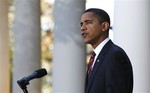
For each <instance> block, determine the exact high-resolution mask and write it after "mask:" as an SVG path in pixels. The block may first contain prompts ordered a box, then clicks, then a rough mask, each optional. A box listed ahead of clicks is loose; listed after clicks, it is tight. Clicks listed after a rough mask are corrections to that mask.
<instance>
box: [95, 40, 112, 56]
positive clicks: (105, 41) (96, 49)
mask: <svg viewBox="0 0 150 93" xmlns="http://www.w3.org/2000/svg"><path fill="white" fill-rule="evenodd" d="M109 40H110V39H109V38H106V39H105V40H103V41H102V42H101V43H100V44H99V45H98V46H97V47H96V48H95V49H94V50H93V51H94V52H95V53H96V55H98V54H99V52H100V51H101V50H102V48H103V46H104V45H105V44H106V43H107V42H108V41H109Z"/></svg>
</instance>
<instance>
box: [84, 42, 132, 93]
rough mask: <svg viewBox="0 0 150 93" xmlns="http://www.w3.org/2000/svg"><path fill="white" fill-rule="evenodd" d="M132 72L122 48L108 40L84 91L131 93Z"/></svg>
mask: <svg viewBox="0 0 150 93" xmlns="http://www.w3.org/2000/svg"><path fill="white" fill-rule="evenodd" d="M132 89H133V72H132V66H131V63H130V60H129V58H128V56H127V55H126V53H125V52H124V50H123V49H121V48H120V47H118V46H117V45H115V44H114V43H113V42H112V41H111V40H109V41H108V42H107V43H106V44H105V46H104V47H103V49H102V50H101V52H100V54H99V55H98V57H97V59H96V61H95V65H94V68H93V70H92V72H91V75H90V79H88V78H87V76H86V81H85V93H132Z"/></svg>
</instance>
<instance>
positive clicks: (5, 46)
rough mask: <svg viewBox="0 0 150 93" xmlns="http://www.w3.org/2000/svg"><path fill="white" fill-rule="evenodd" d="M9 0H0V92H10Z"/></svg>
mask: <svg viewBox="0 0 150 93" xmlns="http://www.w3.org/2000/svg"><path fill="white" fill-rule="evenodd" d="M9 71H10V70H9V31H8V1H7V0H0V74H1V75H0V93H10V72H9Z"/></svg>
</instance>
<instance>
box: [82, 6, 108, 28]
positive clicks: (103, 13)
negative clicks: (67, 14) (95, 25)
mask: <svg viewBox="0 0 150 93" xmlns="http://www.w3.org/2000/svg"><path fill="white" fill-rule="evenodd" d="M86 12H92V13H93V14H94V15H96V16H97V17H98V18H99V21H100V23H102V22H105V21H106V22H108V23H109V25H110V17H109V15H108V13H107V12H106V11H104V10H102V9H98V8H89V9H87V10H85V11H84V13H86Z"/></svg>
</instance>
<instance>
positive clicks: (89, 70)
mask: <svg viewBox="0 0 150 93" xmlns="http://www.w3.org/2000/svg"><path fill="white" fill-rule="evenodd" d="M95 55H96V54H95V52H94V51H93V52H92V53H91V57H90V61H89V65H88V67H89V69H88V78H89V77H90V74H91V71H92V65H93V62H94V57H95Z"/></svg>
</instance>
